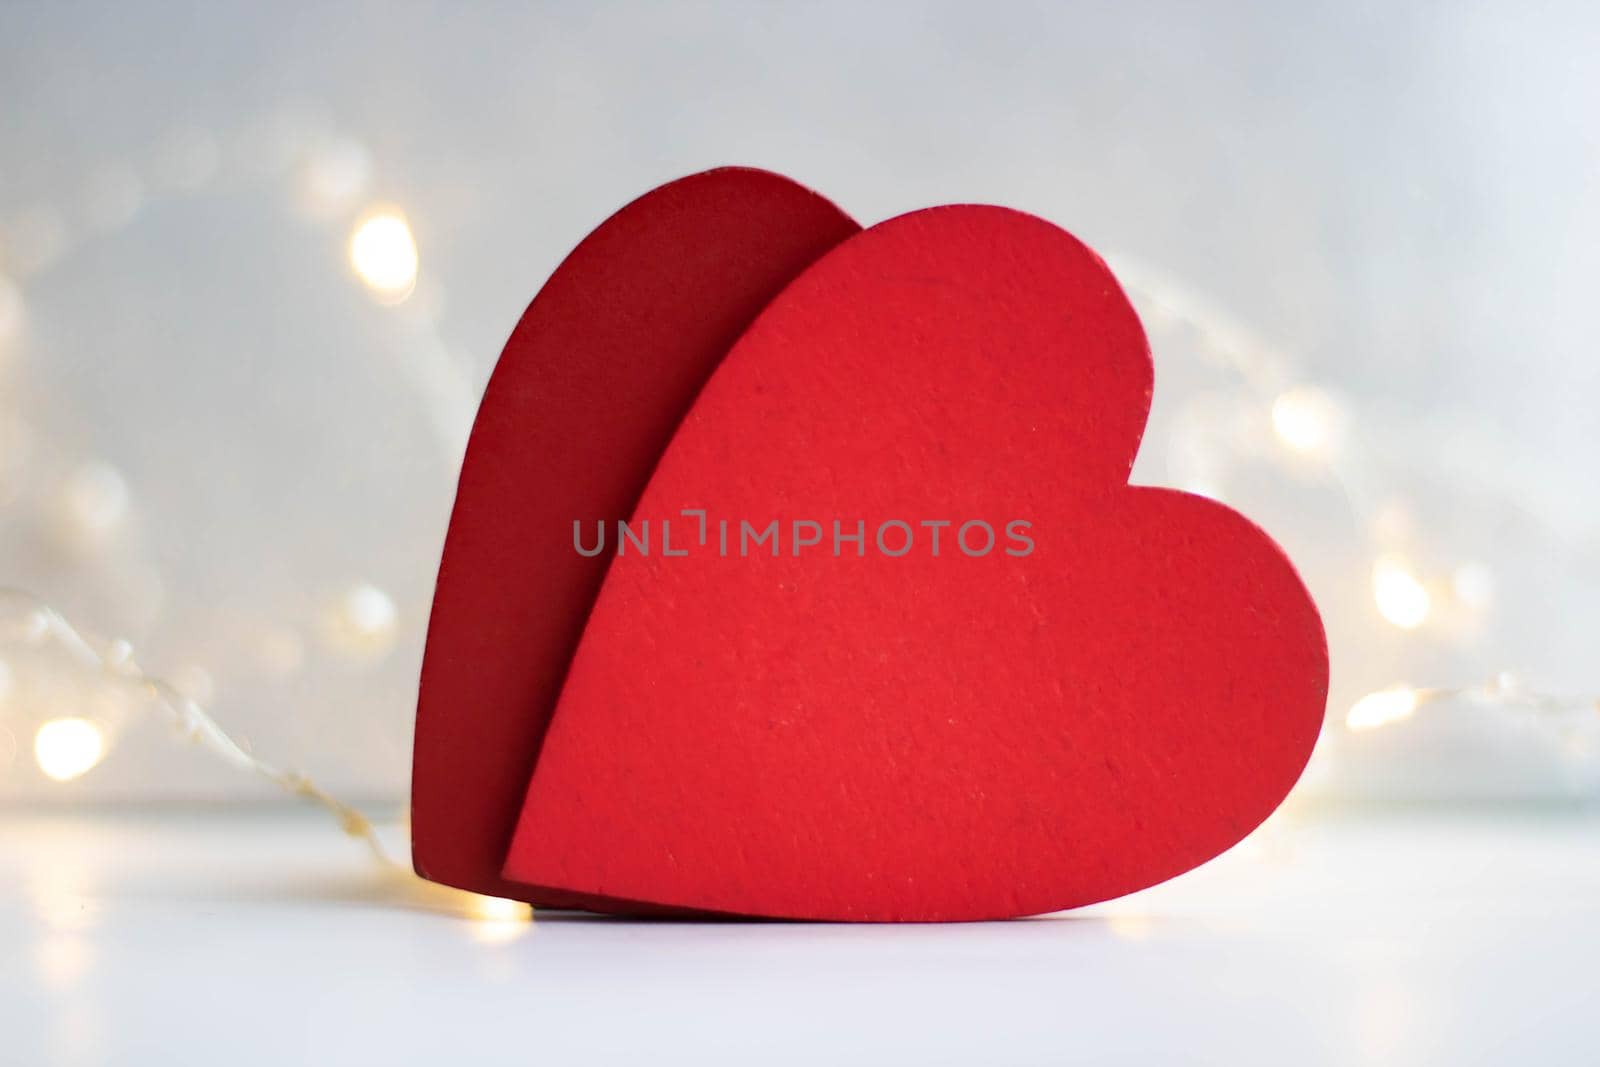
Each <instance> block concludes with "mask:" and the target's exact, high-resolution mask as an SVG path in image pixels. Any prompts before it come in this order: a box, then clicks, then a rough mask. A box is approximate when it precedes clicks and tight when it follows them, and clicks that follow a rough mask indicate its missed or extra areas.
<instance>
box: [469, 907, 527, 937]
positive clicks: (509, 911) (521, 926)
mask: <svg viewBox="0 0 1600 1067" xmlns="http://www.w3.org/2000/svg"><path fill="white" fill-rule="evenodd" d="M468 912H469V913H470V915H471V917H472V936H473V938H474V939H475V940H478V941H481V942H484V943H485V944H500V943H503V942H506V941H512V940H514V939H516V938H518V937H521V936H522V935H523V934H524V933H526V932H527V931H528V930H529V929H530V927H531V925H532V923H533V908H532V906H530V905H528V904H524V903H523V902H522V901H520V900H506V899H504V898H502V897H485V896H476V895H475V896H474V897H473V898H472V900H471V901H470V902H469V903H468Z"/></svg>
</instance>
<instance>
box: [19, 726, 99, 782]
mask: <svg viewBox="0 0 1600 1067" xmlns="http://www.w3.org/2000/svg"><path fill="white" fill-rule="evenodd" d="M105 754H106V739H105V732H104V731H102V730H101V729H100V727H99V726H97V725H95V724H94V723H92V722H90V721H89V720H88V719H79V718H67V719H51V720H50V721H49V722H47V723H45V724H43V725H42V726H40V727H39V731H38V733H36V734H34V737H33V758H34V759H35V760H36V761H37V762H38V764H39V769H40V770H41V771H43V772H44V773H45V776H46V777H48V778H53V779H54V780H55V781H58V782H70V781H71V780H72V779H74V778H81V777H83V776H84V775H85V774H88V773H89V771H90V770H92V769H93V768H94V766H95V764H97V763H99V762H100V760H101V759H102V758H104V756H105Z"/></svg>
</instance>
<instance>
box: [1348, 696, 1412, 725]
mask: <svg viewBox="0 0 1600 1067" xmlns="http://www.w3.org/2000/svg"><path fill="white" fill-rule="evenodd" d="M1416 710H1417V691H1416V690H1415V689H1412V688H1411V687H1410V686H1406V685H1396V686H1391V687H1390V688H1388V689H1380V690H1378V691H1377V692H1376V693H1368V694H1367V695H1366V696H1364V697H1362V698H1361V699H1360V700H1358V701H1356V702H1355V703H1354V704H1353V705H1351V707H1350V713H1349V714H1348V715H1346V716H1345V717H1344V724H1345V726H1347V727H1349V728H1350V729H1352V730H1376V729H1377V728H1378V727H1380V726H1387V725H1389V724H1390V723H1392V722H1399V721H1400V720H1401V719H1406V718H1409V717H1410V716H1411V713H1412V712H1414V711H1416Z"/></svg>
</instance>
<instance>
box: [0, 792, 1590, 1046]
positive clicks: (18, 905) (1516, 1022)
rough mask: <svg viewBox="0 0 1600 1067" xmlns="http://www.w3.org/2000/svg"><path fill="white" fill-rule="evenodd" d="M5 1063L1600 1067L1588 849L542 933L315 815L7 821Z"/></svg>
mask: <svg viewBox="0 0 1600 1067" xmlns="http://www.w3.org/2000/svg"><path fill="white" fill-rule="evenodd" d="M0 948H3V950H4V952H3V959H4V964H3V967H4V970H3V978H0V1063H5V1064H16V1065H19V1067H22V1065H29V1067H31V1065H46V1067H48V1065H66V1064H102V1063H105V1064H119V1065H120V1064H145V1063H149V1064H163V1065H173V1064H227V1065H252V1064H293V1063H319V1064H405V1063H463V1064H497V1063H515V1064H530V1065H534V1064H537V1065H555V1064H566V1063H605V1064H611V1063H615V1064H660V1063H693V1064H716V1063H738V1064H755V1063H779V1064H790V1063H792V1064H824V1063H827V1064H832V1063H871V1064H887V1063H901V1062H904V1063H917V1064H935V1063H940V1064H942V1063H950V1064H1004V1063H1063V1062H1093V1063H1138V1064H1150V1063H1215V1064H1225V1065H1229V1067H1236V1065H1240V1064H1254V1063H1263V1064H1267V1063H1270V1064H1288V1063H1293V1064H1317V1063H1328V1064H1353V1063H1367V1062H1371V1063H1379V1062H1381V1063H1394V1064H1465V1063H1517V1064H1585V1065H1593V1064H1596V1063H1600V819H1597V818H1594V817H1584V816H1574V815H1550V814H1544V815H1538V814H1526V815H1517V816H1505V815H1499V816H1492V817H1491V816H1478V817H1470V816H1455V817H1449V818H1446V817H1442V816H1423V815H1408V816H1403V817H1396V816H1387V817H1383V816H1368V817H1363V818H1359V819H1355V818H1349V817H1346V818H1341V819H1327V818H1324V819H1320V820H1310V821H1305V820H1293V821H1291V820H1284V821H1282V822H1280V823H1279V824H1277V825H1274V826H1269V827H1268V828H1267V829H1266V830H1264V831H1263V832H1262V833H1261V834H1258V835H1257V836H1256V837H1254V838H1252V839H1251V840H1250V841H1247V842H1246V843H1245V844H1244V845H1241V846H1240V847H1239V848H1237V849H1235V850H1234V851H1233V852H1231V853H1229V854H1228V855H1226V856H1224V857H1222V858H1220V859H1219V860H1217V861H1214V862H1213V863H1211V864H1210V865H1208V866H1206V867H1204V868H1202V869H1201V870H1199V871H1197V872H1193V873H1192V874H1190V875H1188V876H1186V877H1184V878H1180V879H1178V880H1176V881H1174V882H1171V883H1168V884H1167V885H1164V886H1159V887H1157V888H1155V889H1153V890H1150V891H1147V892H1145V893H1142V894H1138V895H1136V896H1133V897H1129V898H1126V899H1124V900H1122V901H1117V902H1114V903H1112V904H1108V905H1102V906H1099V907H1096V908H1091V909H1087V910H1085V911H1082V912H1078V913H1075V914H1070V915H1065V916H1057V917H1051V918H1046V919H1039V920H1028V921H1019V922H1010V923H988V924H975V925H961V926H902V927H884V926H879V927H850V926H814V925H792V924H777V923H729V922H714V923H694V922H640V921H629V920H617V919H603V918H593V917H586V916H579V915H569V914H556V913H548V914H545V913H541V915H540V916H539V917H538V919H537V921H536V922H535V923H533V924H532V925H525V924H506V923H494V922H483V921H474V920H469V919H465V918H462V917H460V916H458V915H450V914H446V913H443V912H441V911H438V910H431V909H430V908H429V907H427V906H425V904H423V903H421V902H418V901H416V900H414V899H413V897H412V896H411V895H410V894H409V893H408V892H407V891H406V890H405V888H404V887H403V886H397V885H396V884H394V883H386V882H385V881H384V880H383V879H382V878H381V877H379V876H377V875H375V874H374V873H373V868H372V866H371V863H370V860H369V859H368V858H367V857H366V856H365V855H364V854H363V853H362V852H361V851H360V849H359V847H357V846H355V845H353V844H352V843H351V842H349V841H347V840H345V839H344V838H342V837H340V836H339V835H338V834H337V833H336V832H333V831H331V830H330V829H329V828H328V826H327V825H326V824H325V823H324V822H323V821H320V820H319V819H318V818H316V817H315V816H314V815H312V814H310V813H306V814H302V813H299V812H278V813H270V814H262V813H254V814H250V813H246V814H243V815H238V814H236V815H231V816H230V815H219V816H213V817H197V816H181V817H180V816H176V815H173V814H170V813H169V814H143V815H139V814H132V815H129V814H123V815H107V814H74V815H44V816H40V815H19V814H15V813H12V814H5V815H0Z"/></svg>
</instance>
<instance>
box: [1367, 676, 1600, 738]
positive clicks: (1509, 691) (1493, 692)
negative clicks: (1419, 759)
mask: <svg viewBox="0 0 1600 1067" xmlns="http://www.w3.org/2000/svg"><path fill="white" fill-rule="evenodd" d="M1451 700H1469V701H1472V702H1473V703H1477V704H1487V705H1494V706H1499V707H1508V708H1517V709H1520V710H1524V711H1531V712H1541V713H1547V714H1549V713H1560V712H1590V711H1592V712H1600V697H1590V696H1560V695H1557V694H1551V693H1538V692H1534V691H1532V690H1529V689H1525V688H1524V687H1523V686H1522V685H1521V684H1520V683H1518V681H1517V680H1516V679H1515V678H1514V677H1513V676H1511V675H1509V674H1505V673H1501V674H1498V675H1496V676H1495V677H1494V678H1492V679H1490V680H1489V681H1487V682H1484V683H1482V684H1481V685H1468V686H1450V687H1437V688H1429V689H1412V688H1411V687H1409V686H1404V685H1396V686H1390V687H1389V688H1387V689H1380V690H1378V691H1377V692H1373V693H1368V694H1367V695H1366V696H1364V697H1362V698H1361V699H1360V700H1358V701H1356V702H1355V703H1354V704H1353V705H1351V707H1350V711H1349V712H1348V713H1347V714H1346V715H1345V720H1344V723H1345V726H1346V728H1348V729H1350V730H1352V731H1356V732H1362V731H1366V730H1375V729H1378V728H1379V727H1381V726H1388V725H1391V724H1393V723H1397V722H1402V721H1404V720H1405V719H1409V718H1410V717H1411V716H1412V715H1414V714H1415V713H1416V712H1417V710H1418V709H1420V708H1422V707H1424V706H1426V705H1428V704H1438V703H1444V702H1448V701H1451Z"/></svg>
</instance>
